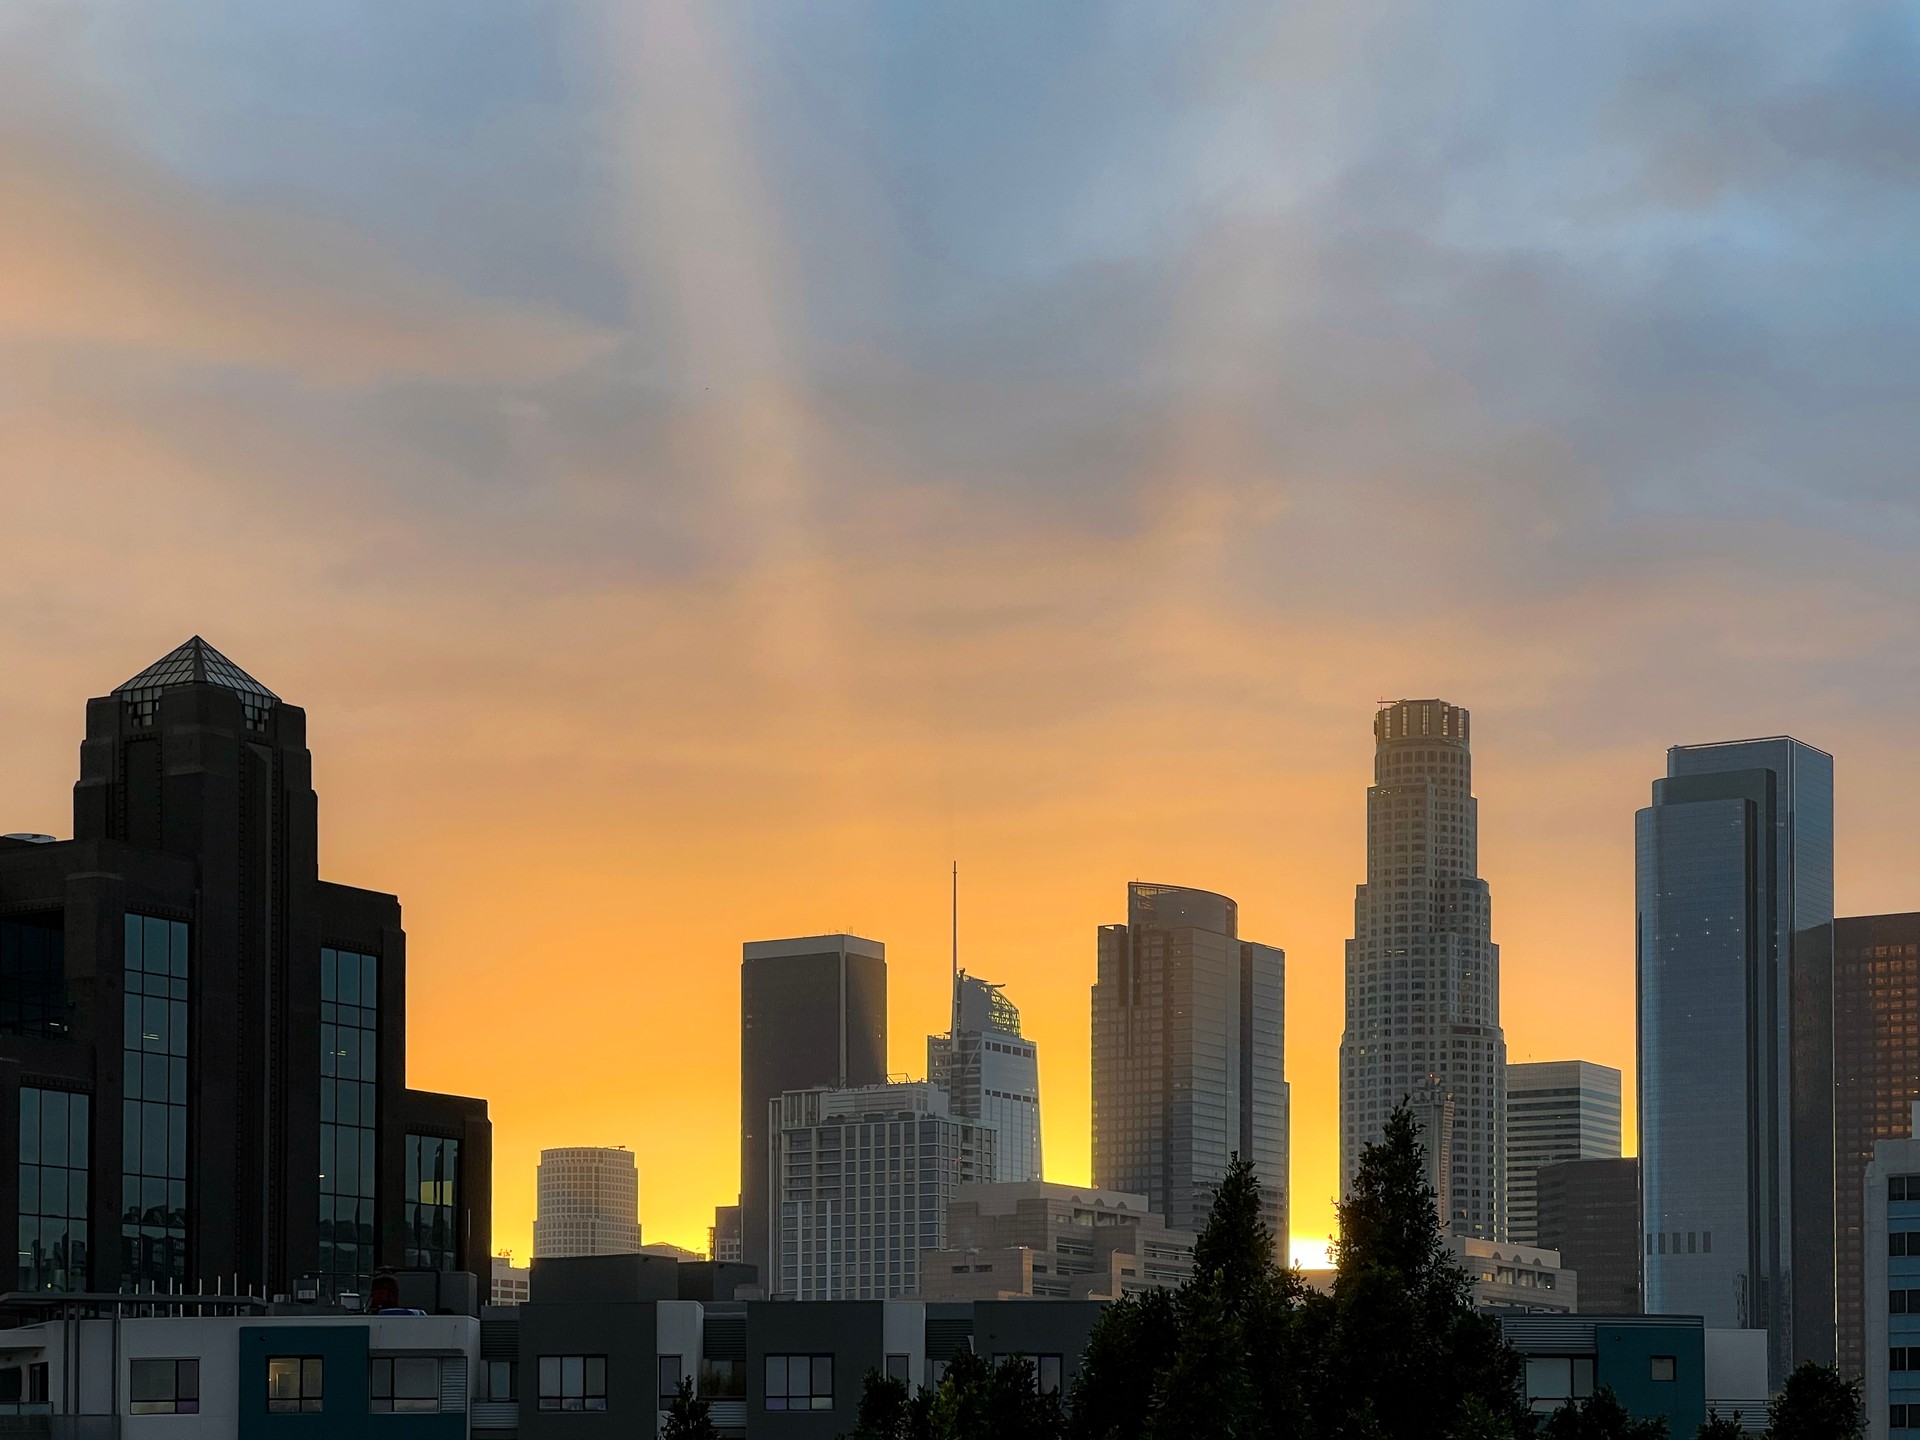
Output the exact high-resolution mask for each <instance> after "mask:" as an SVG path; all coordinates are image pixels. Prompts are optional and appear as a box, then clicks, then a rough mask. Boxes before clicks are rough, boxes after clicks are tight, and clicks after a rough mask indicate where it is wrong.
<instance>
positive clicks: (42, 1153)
mask: <svg viewBox="0 0 1920 1440" xmlns="http://www.w3.org/2000/svg"><path fill="white" fill-rule="evenodd" d="M92 1104H93V1102H92V1101H91V1100H90V1099H89V1098H88V1097H87V1096H85V1095H77V1094H73V1093H70V1092H69V1091H65V1090H38V1089H34V1088H32V1087H30V1086H24V1085H23V1086H21V1087H20V1209H19V1214H20V1275H19V1287H18V1288H20V1289H22V1290H84V1289H86V1288H87V1152H88V1145H89V1140H90V1135H91V1125H90V1124H89V1121H90V1118H91V1114H92Z"/></svg>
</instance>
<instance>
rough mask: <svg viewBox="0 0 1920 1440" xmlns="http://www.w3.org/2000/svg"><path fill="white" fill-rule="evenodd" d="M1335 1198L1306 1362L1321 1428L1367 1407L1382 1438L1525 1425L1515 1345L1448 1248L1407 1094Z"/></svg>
mask: <svg viewBox="0 0 1920 1440" xmlns="http://www.w3.org/2000/svg"><path fill="white" fill-rule="evenodd" d="M1339 1210H1340V1242H1339V1245H1338V1246H1337V1247H1336V1250H1335V1264H1336V1268H1337V1271H1338V1273H1337V1275H1336V1277H1335V1279H1334V1294H1333V1313H1332V1326H1331V1332H1330V1333H1329V1334H1328V1336H1327V1337H1326V1339H1325V1341H1324V1343H1323V1347H1322V1350H1321V1354H1320V1356H1319V1361H1320V1363H1319V1365H1318V1366H1317V1368H1316V1370H1315V1375H1316V1378H1317V1379H1318V1380H1319V1382H1320V1384H1319V1388H1318V1391H1317V1394H1316V1399H1315V1407H1316V1410H1317V1413H1318V1416H1319V1419H1320V1426H1321V1429H1322V1430H1323V1431H1324V1432H1325V1433H1327V1434H1329V1435H1344V1434H1346V1433H1349V1432H1350V1431H1351V1429H1352V1427H1353V1424H1354V1418H1355V1417H1356V1416H1358V1415H1359V1414H1360V1413H1361V1412H1362V1410H1363V1408H1364V1409H1366V1410H1370V1412H1371V1423H1372V1424H1373V1425H1374V1426H1375V1427H1377V1429H1378V1431H1379V1433H1380V1434H1381V1435H1383V1436H1385V1437H1387V1440H1431V1437H1432V1436H1435V1435H1447V1434H1449V1433H1454V1432H1458V1431H1460V1430H1462V1429H1463V1428H1467V1427H1469V1426H1477V1427H1479V1430H1480V1431H1481V1432H1482V1433H1485V1432H1486V1431H1487V1430H1488V1428H1489V1427H1492V1429H1493V1433H1496V1434H1497V1433H1499V1428H1498V1427H1499V1426H1501V1425H1502V1424H1504V1425H1505V1426H1506V1428H1507V1429H1508V1430H1510V1431H1511V1432H1512V1433H1513V1434H1515V1435H1528V1434H1531V1433H1532V1424H1533V1417H1532V1416H1531V1415H1530V1414H1529V1413H1528V1411H1527V1408H1526V1404H1525V1402H1524V1401H1523V1400H1522V1398H1521V1389H1520V1377H1521V1361H1520V1357H1519V1355H1518V1354H1517V1353H1515V1351H1514V1349H1513V1347H1512V1346H1510V1345H1508V1344H1507V1343H1506V1340H1505V1339H1504V1338H1503V1337H1502V1335H1501V1333H1500V1327H1499V1324H1498V1322H1496V1321H1493V1320H1489V1319H1487V1318H1485V1317H1483V1316H1480V1315H1477V1314H1475V1313H1474V1310H1473V1304H1472V1301H1473V1281H1472V1279H1471V1278H1470V1277H1469V1276H1468V1275H1467V1273H1466V1271H1465V1270H1463V1269H1461V1267H1460V1266H1459V1265H1458V1264H1457V1263H1456V1262H1455V1260H1454V1258H1453V1255H1452V1253H1451V1251H1449V1250H1448V1248H1447V1243H1446V1239H1445V1236H1444V1235H1443V1233H1442V1231H1441V1229H1440V1214H1439V1203H1438V1198H1437V1197H1436V1196H1435V1194H1434V1192H1433V1187H1432V1186H1431V1185H1429V1184H1428V1183H1427V1176H1426V1157H1425V1153H1424V1150H1423V1149H1422V1146H1421V1144H1420V1135H1419V1127H1418V1125H1417V1123H1416V1122H1415V1120H1414V1117H1413V1112H1412V1111H1411V1110H1410V1109H1409V1108H1408V1107H1407V1106H1406V1105H1405V1104H1404V1103H1402V1104H1401V1105H1400V1106H1398V1107H1397V1108H1396V1109H1395V1110H1394V1112H1393V1114H1392V1115H1391V1116H1389V1117H1388V1119H1387V1123H1386V1127H1385V1130H1384V1131H1383V1133H1382V1135H1381V1138H1380V1139H1379V1141H1378V1142H1376V1143H1374V1144H1371V1145H1368V1146H1367V1147H1366V1149H1365V1150H1363V1151H1362V1152H1361V1156H1360V1164H1359V1166H1358V1168H1357V1170H1356V1172H1355V1175H1354V1182H1353V1188H1352V1191H1351V1193H1350V1194H1349V1195H1348V1196H1347V1198H1346V1199H1345V1200H1342V1201H1341V1202H1340V1207H1339ZM1309 1313H1311V1312H1309ZM1468 1433H1472V1431H1471V1429H1468Z"/></svg>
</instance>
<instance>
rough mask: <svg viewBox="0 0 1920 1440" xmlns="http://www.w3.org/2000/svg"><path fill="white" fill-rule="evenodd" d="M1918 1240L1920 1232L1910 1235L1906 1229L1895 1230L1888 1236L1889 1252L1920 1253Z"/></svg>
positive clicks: (1893, 1253)
mask: <svg viewBox="0 0 1920 1440" xmlns="http://www.w3.org/2000/svg"><path fill="white" fill-rule="evenodd" d="M1916 1241H1920V1232H1916V1233H1915V1234H1914V1235H1909V1234H1908V1233H1907V1232H1906V1231H1904V1230H1895V1231H1894V1232H1893V1233H1892V1234H1890V1235H1888V1236H1887V1254H1889V1255H1920V1243H1915V1242H1916Z"/></svg>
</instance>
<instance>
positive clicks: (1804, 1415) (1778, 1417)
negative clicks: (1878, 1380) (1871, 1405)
mask: <svg viewBox="0 0 1920 1440" xmlns="http://www.w3.org/2000/svg"><path fill="white" fill-rule="evenodd" d="M1768 1418H1769V1419H1770V1420H1771V1422H1772V1424H1771V1426H1770V1427H1769V1428H1768V1430H1767V1435H1768V1437H1769V1440H1860V1437H1861V1436H1863V1435H1865V1434H1866V1433H1867V1415H1866V1407H1865V1406H1864V1405H1863V1404H1862V1403H1861V1399H1860V1382H1859V1381H1858V1380H1848V1379H1845V1378H1843V1377H1842V1376H1841V1374H1840V1372H1839V1371H1838V1370H1836V1369H1834V1367H1833V1366H1831V1365H1816V1364H1814V1363H1813V1362H1812V1361H1811V1360H1807V1361H1803V1362H1801V1364H1799V1365H1798V1366H1796V1367H1795V1369H1794V1371H1793V1373H1792V1374H1791V1375H1789V1376H1787V1383H1786V1384H1785V1385H1783V1386H1782V1387H1781V1389H1780V1393H1779V1394H1778V1395H1776V1396H1774V1397H1773V1405H1772V1406H1771V1408H1770V1409H1769V1411H1768Z"/></svg>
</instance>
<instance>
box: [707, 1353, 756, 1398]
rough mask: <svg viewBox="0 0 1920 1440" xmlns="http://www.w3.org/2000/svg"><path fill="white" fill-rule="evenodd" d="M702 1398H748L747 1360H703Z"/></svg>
mask: <svg viewBox="0 0 1920 1440" xmlns="http://www.w3.org/2000/svg"><path fill="white" fill-rule="evenodd" d="M700 1398H701V1399H702V1400H744V1399H746V1398H747V1362H746V1361H744V1360H707V1359H703V1360H701V1362H700Z"/></svg>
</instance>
